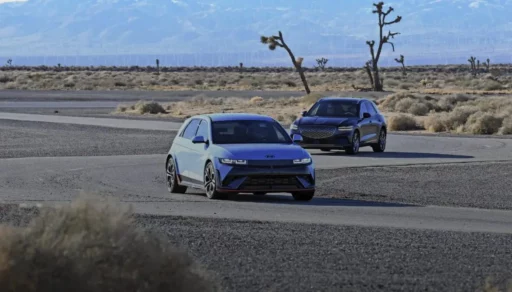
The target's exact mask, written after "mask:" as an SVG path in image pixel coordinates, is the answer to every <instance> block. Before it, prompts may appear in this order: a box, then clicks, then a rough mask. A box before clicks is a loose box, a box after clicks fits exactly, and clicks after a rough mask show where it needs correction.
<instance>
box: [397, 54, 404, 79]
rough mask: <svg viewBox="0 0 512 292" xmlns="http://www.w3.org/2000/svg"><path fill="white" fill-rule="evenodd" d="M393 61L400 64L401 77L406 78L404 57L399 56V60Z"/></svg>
mask: <svg viewBox="0 0 512 292" xmlns="http://www.w3.org/2000/svg"><path fill="white" fill-rule="evenodd" d="M395 61H396V62H397V63H399V64H402V75H404V76H407V72H406V70H405V60H404V55H400V59H397V58H395Z"/></svg>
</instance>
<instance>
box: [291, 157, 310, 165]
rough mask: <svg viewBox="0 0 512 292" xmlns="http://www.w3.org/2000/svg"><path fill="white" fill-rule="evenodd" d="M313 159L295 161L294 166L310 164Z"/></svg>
mask: <svg viewBox="0 0 512 292" xmlns="http://www.w3.org/2000/svg"><path fill="white" fill-rule="evenodd" d="M310 163H311V158H302V159H295V160H293V164H310Z"/></svg>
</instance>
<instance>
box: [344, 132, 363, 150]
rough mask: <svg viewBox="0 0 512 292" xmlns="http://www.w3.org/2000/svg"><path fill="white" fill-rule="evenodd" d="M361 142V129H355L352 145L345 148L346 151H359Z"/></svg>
mask: <svg viewBox="0 0 512 292" xmlns="http://www.w3.org/2000/svg"><path fill="white" fill-rule="evenodd" d="M360 143H361V142H360V137H359V131H355V132H354V136H352V145H351V146H350V147H347V148H345V152H346V153H348V154H351V155H355V154H357V153H359V147H360Z"/></svg>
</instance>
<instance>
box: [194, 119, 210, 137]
mask: <svg viewBox="0 0 512 292" xmlns="http://www.w3.org/2000/svg"><path fill="white" fill-rule="evenodd" d="M196 136H203V137H205V138H206V139H208V138H209V136H210V135H208V122H207V121H205V120H201V124H199V128H198V129H197V134H196Z"/></svg>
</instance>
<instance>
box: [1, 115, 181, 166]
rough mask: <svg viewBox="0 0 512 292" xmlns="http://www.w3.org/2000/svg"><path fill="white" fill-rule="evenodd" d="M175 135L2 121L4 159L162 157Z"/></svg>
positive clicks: (166, 132)
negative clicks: (147, 155)
mask: <svg viewBox="0 0 512 292" xmlns="http://www.w3.org/2000/svg"><path fill="white" fill-rule="evenodd" d="M174 134H175V133H174V132H169V131H144V130H136V129H116V128H107V127H95V126H83V125H71V124H55V123H39V122H25V121H10V120H0V137H2V139H0V158H20V157H57V156H105V155H138V154H162V153H166V152H167V151H168V150H169V147H170V146H171V142H172V140H173V139H174Z"/></svg>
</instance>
